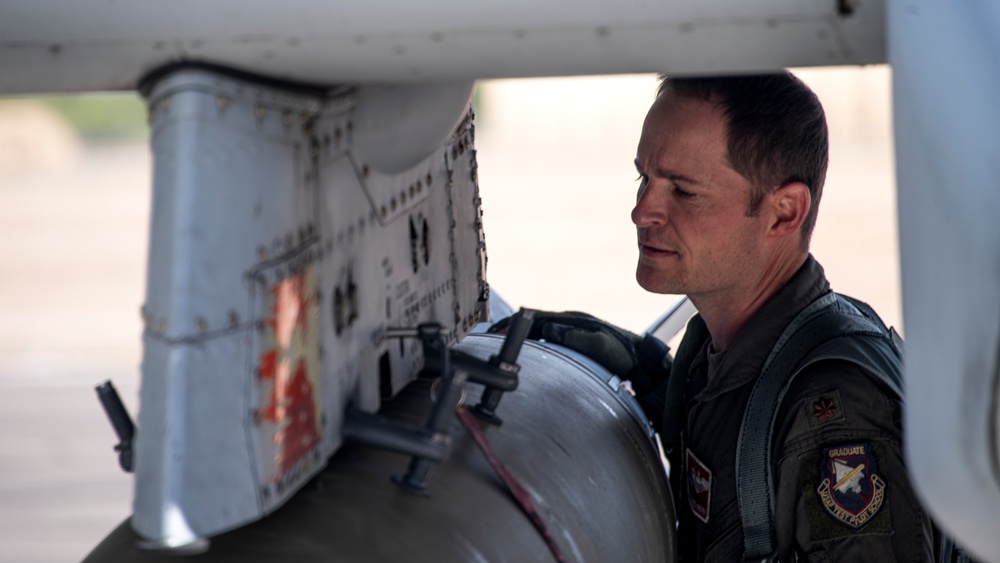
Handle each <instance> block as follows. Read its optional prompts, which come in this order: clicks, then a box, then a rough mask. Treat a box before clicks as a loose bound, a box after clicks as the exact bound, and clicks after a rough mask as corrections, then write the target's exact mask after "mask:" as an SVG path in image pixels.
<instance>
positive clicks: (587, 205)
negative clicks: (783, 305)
mask: <svg viewBox="0 0 1000 563" xmlns="http://www.w3.org/2000/svg"><path fill="white" fill-rule="evenodd" d="M795 72H796V74H798V75H799V76H800V77H801V78H802V79H803V80H805V81H806V82H807V83H808V84H809V85H810V86H812V87H813V89H814V90H815V91H816V92H817V94H818V95H819V97H820V99H821V100H822V102H823V104H824V107H825V108H826V111H827V119H828V121H829V125H830V134H831V158H830V162H831V166H830V171H829V174H828V177H827V183H826V188H825V192H824V196H823V201H822V206H821V210H820V215H819V221H818V224H817V227H816V232H815V235H814V237H813V244H812V248H813V254H814V255H815V256H816V257H817V259H818V260H819V261H820V262H821V263H822V264H823V265H824V266H825V268H826V272H827V276H828V277H829V278H830V281H831V283H832V284H833V286H834V289H836V290H838V291H840V292H843V293H848V294H850V295H853V296H855V297H858V298H861V299H863V300H866V301H868V302H869V303H871V304H872V305H873V306H875V308H876V309H877V310H878V311H879V312H880V313H881V315H882V316H883V318H884V319H885V320H886V322H887V323H890V324H895V325H896V326H897V328H900V329H901V312H900V311H901V305H900V293H899V263H898V250H897V246H898V245H897V233H896V217H895V195H896V191H895V175H894V169H893V159H892V154H893V153H892V138H891V116H890V81H891V77H890V71H889V69H888V68H887V67H884V66H876V67H868V68H862V69H858V68H832V69H799V70H796V71H795ZM656 85H657V81H656V77H655V76H652V75H630V76H615V77H575V78H561V79H530V80H497V81H486V82H482V83H480V85H479V88H478V90H477V93H476V105H477V108H476V111H477V127H476V134H477V147H478V150H479V152H478V157H479V165H480V167H479V181H480V189H481V194H482V199H483V209H484V221H485V228H486V240H487V250H488V255H489V263H488V275H489V281H490V284H491V286H492V288H493V289H494V291H496V292H498V293H499V294H500V295H501V296H502V297H503V298H504V299H506V300H507V301H508V302H509V303H510V304H511V305H512V306H514V307H517V306H528V307H533V308H540V309H548V310H569V309H573V310H582V311H587V312H589V313H592V314H595V315H597V316H600V317H603V318H605V319H607V320H609V321H611V322H614V323H617V324H619V325H622V326H624V327H626V328H629V329H631V330H633V331H636V332H639V331H642V330H643V329H644V328H645V327H646V326H648V324H649V323H651V322H652V321H653V320H654V319H655V318H656V317H657V316H658V315H659V314H660V313H661V312H662V311H663V310H664V309H666V308H667V307H668V306H670V305H671V304H672V303H673V302H674V301H675V300H676V299H677V297H676V296H664V295H651V294H647V293H645V292H644V291H643V290H642V289H641V288H639V287H638V285H636V283H635V279H634V272H635V262H636V259H637V257H638V251H637V247H636V242H635V230H634V227H633V226H632V224H631V223H630V221H629V212H630V211H631V208H632V205H633V203H634V198H635V192H636V189H637V187H638V185H637V183H636V181H635V177H636V174H635V168H634V165H633V163H632V161H633V159H634V158H635V149H636V143H637V142H638V139H639V132H640V130H641V126H642V121H643V118H644V116H645V113H646V110H647V109H648V107H649V105H650V103H651V102H652V100H653V95H654V93H655V90H656ZM147 137H148V129H147V127H146V117H145V109H144V106H143V104H142V101H141V100H140V99H139V98H138V96H136V95H135V94H99V95H97V94H94V95H86V96H57V97H44V98H3V99H0V561H4V562H8V561H9V562H17V563H20V562H24V563H28V562H39V563H41V562H67V561H79V560H80V559H82V557H83V556H84V555H85V554H86V553H87V552H88V551H89V549H90V548H92V547H93V546H94V545H96V543H97V542H99V541H100V540H101V539H102V538H103V536H104V535H106V534H107V533H108V532H109V531H110V530H111V528H112V527H114V526H115V525H117V524H118V523H119V522H120V521H121V520H122V519H124V518H125V517H126V516H127V515H128V514H129V512H130V502H131V496H132V491H131V486H132V482H131V478H130V477H129V476H127V475H126V474H124V473H123V472H121V471H120V470H119V469H118V466H117V461H116V456H115V454H114V452H113V451H112V446H113V444H114V443H115V442H116V439H115V437H114V434H113V432H112V430H111V427H110V425H109V424H108V422H107V421H106V419H105V418H104V413H103V411H102V410H101V408H100V406H99V404H98V402H97V400H96V396H95V394H94V391H93V386H94V385H95V384H97V383H99V382H101V381H103V380H104V379H108V378H110V379H112V380H113V381H114V383H115V385H116V386H117V387H118V388H119V391H120V393H121V394H122V397H123V399H124V400H125V402H126V404H127V405H128V407H129V409H130V410H131V412H132V413H133V415H134V414H135V412H136V410H137V407H138V405H137V404H136V403H137V400H136V398H137V390H138V366H139V361H140V355H141V350H140V346H139V343H140V330H141V328H140V318H139V307H140V305H141V304H142V301H143V292H144V288H145V261H146V252H147V230H148V220H149V205H150V178H151V171H150V154H149V149H148V147H147Z"/></svg>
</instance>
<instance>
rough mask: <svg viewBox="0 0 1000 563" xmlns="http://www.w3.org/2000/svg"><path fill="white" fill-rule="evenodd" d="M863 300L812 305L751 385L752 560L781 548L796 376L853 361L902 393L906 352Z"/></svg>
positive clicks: (743, 495)
mask: <svg viewBox="0 0 1000 563" xmlns="http://www.w3.org/2000/svg"><path fill="white" fill-rule="evenodd" d="M858 305H859V306H855V304H854V303H852V302H851V301H850V300H848V298H845V297H843V296H840V295H837V294H836V293H828V294H826V295H823V296H822V297H820V298H819V299H817V300H816V301H814V302H813V303H811V304H810V305H809V306H808V307H806V308H805V309H804V310H803V311H802V312H801V313H799V315H798V316H796V317H795V319H793V320H792V322H791V323H790V324H789V325H788V327H786V328H785V331H784V332H783V333H782V334H781V336H780V337H779V338H778V341H777V342H776V343H775V345H774V347H773V348H772V349H771V353H770V355H769V356H768V358H767V361H766V362H765V363H764V367H763V369H762V370H761V375H760V377H759V378H758V379H757V382H756V383H755V384H754V387H753V389H752V390H751V392H750V398H749V400H748V402H747V407H746V411H745V412H744V415H743V424H742V426H741V428H740V435H739V438H738V441H737V446H736V448H737V450H736V484H737V500H738V501H739V509H740V517H741V519H742V521H743V545H744V558H745V559H746V560H768V559H770V558H771V557H773V555H774V552H775V541H774V505H775V492H774V476H773V471H772V466H771V443H772V438H773V436H772V435H773V433H774V425H775V422H776V420H777V413H778V408H779V407H780V406H781V402H782V400H783V399H784V397H785V393H786V392H787V391H788V388H789V386H790V385H791V382H792V380H793V379H794V378H795V376H796V375H798V374H799V372H801V371H802V370H803V369H804V368H805V367H807V366H809V365H811V364H813V363H815V362H818V361H822V360H845V361H849V362H851V363H854V364H856V365H859V366H860V367H862V368H863V369H864V370H865V371H866V372H867V373H869V374H870V375H872V376H874V377H876V378H878V379H879V380H880V381H881V382H882V383H883V384H884V385H886V386H887V387H889V388H890V389H892V391H893V392H894V393H896V394H897V395H898V396H900V397H902V364H901V362H900V360H899V351H898V349H897V348H896V346H895V344H894V343H893V341H892V340H891V338H890V337H889V331H888V330H887V329H886V328H885V325H883V324H882V322H881V321H880V320H878V317H877V316H875V314H874V312H873V311H871V309H870V308H869V307H867V305H864V304H862V303H860V302H858ZM859 308H860V309H861V310H859ZM862 311H864V312H862ZM844 337H850V338H844Z"/></svg>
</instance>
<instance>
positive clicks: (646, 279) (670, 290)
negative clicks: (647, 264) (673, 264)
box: [635, 266, 687, 295]
mask: <svg viewBox="0 0 1000 563" xmlns="http://www.w3.org/2000/svg"><path fill="white" fill-rule="evenodd" d="M635 281H637V282H638V283H639V287H641V288H643V289H645V290H646V291H648V292H650V293H659V294H663V295H683V294H685V293H687V291H686V288H685V287H684V284H683V283H681V282H680V281H678V280H676V279H674V278H672V277H667V276H664V275H663V274H658V273H654V272H649V271H644V269H643V268H642V266H639V268H638V269H637V270H636V272H635Z"/></svg>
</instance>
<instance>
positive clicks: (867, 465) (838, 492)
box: [816, 443, 886, 530]
mask: <svg viewBox="0 0 1000 563" xmlns="http://www.w3.org/2000/svg"><path fill="white" fill-rule="evenodd" d="M819 470H820V483H819V487H817V488H816V493H817V494H819V499H820V502H821V503H822V504H823V508H825V509H826V511H827V512H828V513H829V514H830V516H833V518H834V519H835V520H837V521H839V522H841V523H843V524H845V525H847V526H850V527H851V528H854V529H855V530H860V529H861V528H864V527H865V525H866V524H868V523H869V522H870V521H871V520H872V518H874V517H875V515H876V514H878V512H879V510H881V509H882V505H883V504H884V503H885V486H886V484H885V481H884V480H883V479H882V477H880V476H879V474H878V461H877V460H876V459H875V455H874V453H873V452H872V447H871V445H870V444H867V443H862V444H852V445H847V446H837V447H834V448H824V449H823V458H822V461H821V462H820V468H819Z"/></svg>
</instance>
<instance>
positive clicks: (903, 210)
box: [888, 0, 1000, 561]
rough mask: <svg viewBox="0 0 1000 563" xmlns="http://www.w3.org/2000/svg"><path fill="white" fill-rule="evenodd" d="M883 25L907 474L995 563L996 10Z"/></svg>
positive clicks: (901, 18)
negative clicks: (889, 77)
mask: <svg viewBox="0 0 1000 563" xmlns="http://www.w3.org/2000/svg"><path fill="white" fill-rule="evenodd" d="M889 16H890V17H889V28H888V30H889V34H888V37H889V41H890V47H891V48H890V61H891V62H892V72H893V111H894V116H895V117H894V120H893V121H894V124H895V137H896V171H897V175H898V182H899V186H900V188H899V232H900V264H901V266H902V280H903V313H904V318H905V319H906V324H905V327H906V362H905V365H906V393H907V406H908V408H907V409H906V411H905V415H906V420H905V422H906V425H905V429H906V432H907V435H908V437H909V438H908V440H907V449H906V453H907V457H908V463H907V466H908V467H909V469H910V471H911V472H912V473H913V477H914V482H915V484H916V486H917V490H918V492H919V493H920V494H921V496H922V497H923V499H924V500H925V501H926V502H927V503H928V506H929V508H930V510H931V513H932V514H933V515H934V516H936V517H937V520H938V521H939V522H940V523H941V525H942V526H943V527H944V528H945V530H947V531H948V532H949V533H951V534H952V535H954V537H955V538H956V539H957V540H958V541H959V542H960V543H962V544H965V545H967V546H968V547H969V548H971V549H972V550H973V551H974V552H975V553H976V554H977V555H978V556H979V557H982V558H983V559H985V560H988V561H1000V455H998V453H1000V443H998V436H1000V418H998V413H1000V408H998V407H1000V366H998V351H1000V220H998V217H1000V167H998V165H997V163H998V162H1000V154H998V148H1000V108H998V106H997V92H998V91H1000V67H998V66H997V60H1000V44H998V43H997V30H998V29H1000V4H997V3H996V2H992V1H990V0H981V1H970V2H960V3H954V2H947V1H945V0H930V1H926V2H899V3H890V4H889ZM929 37H933V38H934V39H933V41H930V40H928V38H929Z"/></svg>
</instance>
